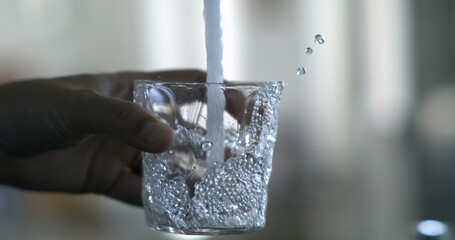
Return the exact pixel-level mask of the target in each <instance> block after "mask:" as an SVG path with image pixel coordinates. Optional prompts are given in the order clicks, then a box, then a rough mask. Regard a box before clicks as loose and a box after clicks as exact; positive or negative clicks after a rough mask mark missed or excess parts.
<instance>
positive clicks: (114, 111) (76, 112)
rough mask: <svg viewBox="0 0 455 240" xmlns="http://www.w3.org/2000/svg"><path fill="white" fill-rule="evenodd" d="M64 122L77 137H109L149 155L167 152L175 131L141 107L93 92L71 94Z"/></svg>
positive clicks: (72, 92)
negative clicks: (95, 135)
mask: <svg viewBox="0 0 455 240" xmlns="http://www.w3.org/2000/svg"><path fill="white" fill-rule="evenodd" d="M67 92H69V93H68V94H69V95H70V96H68V97H67V98H66V99H65V100H66V101H68V102H67V104H65V105H64V106H65V108H64V109H62V111H63V118H66V119H63V121H65V120H66V121H65V125H67V126H69V127H70V129H72V130H73V131H74V132H75V133H76V134H79V135H87V134H94V133H108V134H111V135H114V136H116V137H118V138H119V139H121V140H122V141H123V142H125V143H126V144H128V145H130V146H132V147H135V148H137V149H139V150H142V151H147V152H153V153H158V152H164V151H166V150H167V149H168V148H170V147H171V146H172V144H173V141H174V136H173V131H172V129H171V128H170V127H169V126H167V125H166V124H164V123H162V122H160V121H158V120H157V119H156V118H154V117H153V116H152V115H151V114H150V113H148V112H147V111H146V110H145V109H143V108H141V107H140V106H138V105H137V104H134V103H132V102H128V101H124V100H121V99H116V98H110V97H106V96H102V95H99V94H97V93H93V92H89V91H67Z"/></svg>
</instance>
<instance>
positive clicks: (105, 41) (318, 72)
mask: <svg viewBox="0 0 455 240" xmlns="http://www.w3.org/2000/svg"><path fill="white" fill-rule="evenodd" d="M222 4H223V7H222V11H223V26H224V46H225V52H224V54H225V57H224V66H225V76H226V78H227V79H232V80H249V81H277V80H280V81H285V82H286V83H287V86H286V89H285V91H284V95H283V97H282V105H281V106H282V107H281V112H280V126H279V134H278V135H279V136H278V141H277V146H276V150H275V157H274V169H273V173H272V178H271V183H270V186H269V190H270V193H269V205H268V214H267V216H268V220H267V226H266V228H265V230H264V231H262V232H259V233H255V234H248V235H233V236H222V237H214V238H217V239H315V240H328V239H349V240H356V239H358V240H360V239H370V240H371V239H373V240H375V239H377V240H383V239H389V240H393V239H397V240H398V239H417V238H416V236H415V226H416V223H417V222H419V221H421V220H424V219H436V220H439V221H444V222H446V223H448V224H449V225H450V224H455V189H454V188H453V186H454V184H455V174H454V173H453V172H454V169H455V162H454V161H455V108H454V106H455V66H454V64H455V2H454V1H452V0H433V1H425V0H402V1H396V0H381V1H375V0H248V1H243V0H225V1H223V3H222ZM202 10H203V4H202V0H166V1H162V0H130V1H123V0H91V1H89V0H77V1H76V0H0V79H1V81H3V82H7V81H11V80H14V79H23V78H38V77H39V78H42V77H55V76H62V75H70V74H78V73H100V72H115V71H122V70H145V71H155V70H166V69H175V68H199V69H205V67H206V63H205V45H204V22H203V18H202ZM316 34H321V35H322V36H323V37H324V38H325V40H326V42H325V43H324V44H321V45H319V44H316V43H314V36H315V35H316ZM307 47H312V48H313V49H314V53H313V54H312V55H307V54H305V49H306V48H307ZM301 66H303V67H305V68H306V69H307V73H306V74H304V75H301V76H297V75H296V70H297V68H298V67H301ZM0 114H1V113H0ZM0 234H1V237H0V239H7V240H10V239H11V240H16V239H36V240H41V239H46V240H53V239H99V240H104V239H209V238H210V237H197V236H196V237H186V236H182V235H173V234H166V233H161V232H157V231H153V230H150V229H148V228H147V226H146V225H145V220H144V213H143V210H142V209H138V208H135V207H131V206H127V205H124V204H121V203H119V202H116V201H114V200H110V199H108V198H105V197H102V196H93V195H83V196H74V195H67V194H46V193H34V192H26V191H20V190H16V189H14V188H10V187H7V186H0ZM449 239H450V238H449Z"/></svg>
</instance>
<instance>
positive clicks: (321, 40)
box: [314, 34, 325, 44]
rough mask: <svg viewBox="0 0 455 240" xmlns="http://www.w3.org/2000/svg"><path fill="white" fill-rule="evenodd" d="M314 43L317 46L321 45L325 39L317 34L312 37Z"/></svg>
mask: <svg viewBox="0 0 455 240" xmlns="http://www.w3.org/2000/svg"><path fill="white" fill-rule="evenodd" d="M314 42H315V43H317V44H323V43H325V39H324V38H323V37H322V35H320V34H318V35H316V36H314Z"/></svg>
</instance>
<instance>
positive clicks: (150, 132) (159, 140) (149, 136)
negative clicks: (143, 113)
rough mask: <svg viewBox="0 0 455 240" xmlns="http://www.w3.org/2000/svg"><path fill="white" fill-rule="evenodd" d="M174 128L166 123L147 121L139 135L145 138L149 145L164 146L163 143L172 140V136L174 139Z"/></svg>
mask: <svg viewBox="0 0 455 240" xmlns="http://www.w3.org/2000/svg"><path fill="white" fill-rule="evenodd" d="M173 134H174V133H173V131H172V129H171V128H170V127H169V126H167V125H166V124H164V123H159V122H154V123H151V122H149V123H146V124H145V125H144V126H143V127H142V129H141V132H140V133H139V136H140V137H141V138H142V140H144V142H145V143H146V144H147V145H150V147H154V148H156V147H160V148H162V146H161V145H162V144H163V143H165V142H166V143H167V142H169V141H170V138H171V137H172V139H173Z"/></svg>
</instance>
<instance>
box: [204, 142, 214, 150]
mask: <svg viewBox="0 0 455 240" xmlns="http://www.w3.org/2000/svg"><path fill="white" fill-rule="evenodd" d="M212 147H213V143H212V142H210V141H205V142H203V143H202V145H201V149H202V151H204V152H207V151H209V150H210V149H212Z"/></svg>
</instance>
